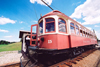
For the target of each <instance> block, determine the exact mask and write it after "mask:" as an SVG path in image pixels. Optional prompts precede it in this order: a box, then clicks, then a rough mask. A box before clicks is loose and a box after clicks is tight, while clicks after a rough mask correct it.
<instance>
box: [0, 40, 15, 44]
mask: <svg viewBox="0 0 100 67" xmlns="http://www.w3.org/2000/svg"><path fill="white" fill-rule="evenodd" d="M11 43H15V42H9V41H5V40H1V41H0V45H1V44H2V45H5V44H6V45H7V44H11Z"/></svg>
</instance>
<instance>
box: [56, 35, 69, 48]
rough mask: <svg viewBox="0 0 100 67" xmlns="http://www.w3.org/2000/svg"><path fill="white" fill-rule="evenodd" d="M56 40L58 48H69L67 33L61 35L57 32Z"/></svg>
mask: <svg viewBox="0 0 100 67" xmlns="http://www.w3.org/2000/svg"><path fill="white" fill-rule="evenodd" d="M57 39H58V40H57V41H58V49H66V48H69V40H68V39H69V38H68V35H61V34H58V36H57Z"/></svg>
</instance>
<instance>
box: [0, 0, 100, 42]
mask: <svg viewBox="0 0 100 67" xmlns="http://www.w3.org/2000/svg"><path fill="white" fill-rule="evenodd" d="M44 1H45V2H46V3H48V4H49V5H50V6H51V7H52V8H53V9H54V10H59V11H61V12H62V13H64V14H65V15H67V16H69V17H71V18H72V19H74V20H76V21H77V22H79V23H81V24H82V25H84V26H85V27H87V28H88V29H90V30H93V29H94V30H95V33H96V35H97V38H98V39H100V1H99V0H44ZM51 11H52V10H51V9H50V8H48V7H47V6H46V5H45V4H43V2H41V0H0V40H6V41H10V42H12V41H16V42H18V41H20V39H19V31H20V30H25V31H30V30H31V25H32V24H37V21H38V19H39V18H40V15H41V14H42V15H45V14H47V13H49V12H51Z"/></svg>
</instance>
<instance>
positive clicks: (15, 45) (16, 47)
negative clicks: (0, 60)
mask: <svg viewBox="0 0 100 67" xmlns="http://www.w3.org/2000/svg"><path fill="white" fill-rule="evenodd" d="M15 50H21V42H17V43H12V44H8V45H0V52H2V51H15Z"/></svg>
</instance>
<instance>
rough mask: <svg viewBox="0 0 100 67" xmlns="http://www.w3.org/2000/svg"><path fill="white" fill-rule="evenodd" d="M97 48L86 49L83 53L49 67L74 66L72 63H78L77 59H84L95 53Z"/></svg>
mask: <svg viewBox="0 0 100 67" xmlns="http://www.w3.org/2000/svg"><path fill="white" fill-rule="evenodd" d="M95 50H96V49H93V50H89V51H86V52H84V53H82V54H81V55H79V56H77V57H74V58H71V59H67V60H64V61H62V62H59V63H57V64H54V65H51V66H49V67H72V64H77V61H80V60H83V58H84V57H87V56H88V55H89V54H91V53H93V52H94V51H95Z"/></svg>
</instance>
